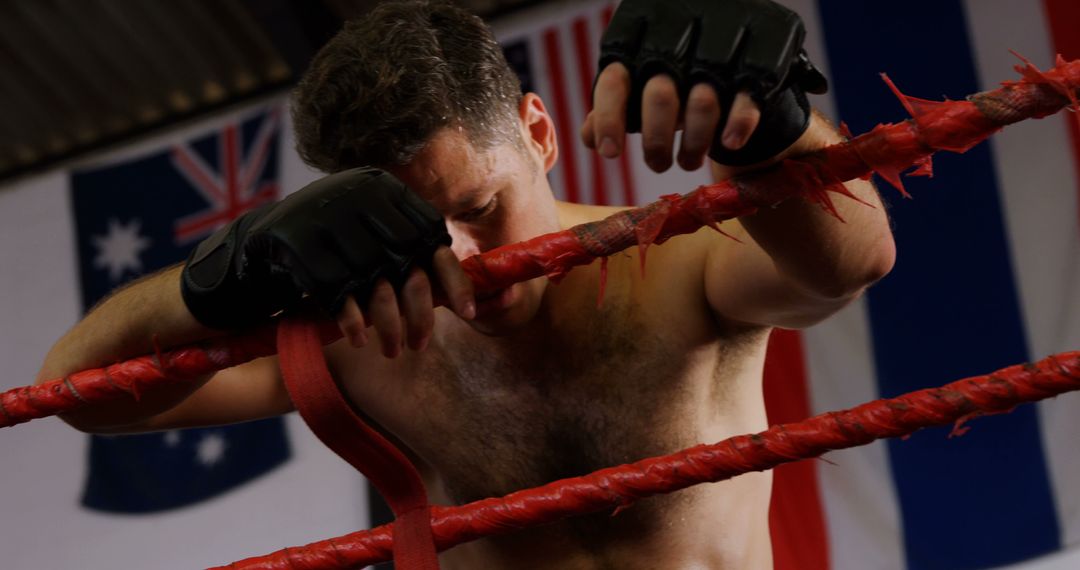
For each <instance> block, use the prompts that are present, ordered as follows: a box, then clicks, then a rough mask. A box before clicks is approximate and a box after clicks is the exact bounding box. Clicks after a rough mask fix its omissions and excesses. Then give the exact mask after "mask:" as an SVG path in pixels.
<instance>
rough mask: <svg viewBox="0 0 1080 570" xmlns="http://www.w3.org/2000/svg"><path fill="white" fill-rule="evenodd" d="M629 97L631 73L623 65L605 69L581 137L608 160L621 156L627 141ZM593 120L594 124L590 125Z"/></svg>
mask: <svg viewBox="0 0 1080 570" xmlns="http://www.w3.org/2000/svg"><path fill="white" fill-rule="evenodd" d="M629 96H630V72H629V71H627V69H626V66H624V65H623V64H621V63H612V64H611V65H608V66H607V67H605V68H604V71H603V72H601V73H600V76H599V77H597V79H596V89H595V91H594V94H593V110H592V112H591V113H589V117H588V118H587V119H586V120H585V126H584V127H583V128H582V138H585V139H586V141H585V144H586V145H587V146H589V147H590V148H595V149H596V150H597V151H598V152H599V153H600V155H601V156H603V157H605V158H615V157H616V156H619V154H620V153H622V150H623V142H624V141H625V139H626V100H627V98H628V97H629ZM590 119H591V122H590Z"/></svg>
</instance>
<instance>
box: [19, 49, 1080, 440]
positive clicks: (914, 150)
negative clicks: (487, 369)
mask: <svg viewBox="0 0 1080 570" xmlns="http://www.w3.org/2000/svg"><path fill="white" fill-rule="evenodd" d="M1024 63H1025V65H1024V66H1017V70H1018V71H1020V72H1021V73H1022V74H1023V76H1024V77H1023V79H1021V80H1020V81H1016V82H1009V83H1005V84H1004V86H1003V87H1001V88H999V89H995V90H993V91H987V92H984V93H979V94H976V95H972V96H971V97H969V98H968V99H967V100H966V101H945V102H935V101H927V100H923V99H917V98H914V97H907V96H905V95H903V94H901V93H900V92H899V90H897V89H896V87H895V86H893V85H892V82H888V83H889V85H890V87H892V88H893V90H894V91H895V92H896V94H897V96H898V97H900V100H901V102H902V103H903V104H904V106H905V108H907V109H908V111H909V112H910V113H911V114H912V116H913V118H912V119H910V120H907V121H904V122H902V123H894V124H890V125H878V126H877V127H876V128H874V129H873V130H872V131H870V132H868V133H865V134H863V135H860V136H858V137H855V138H853V139H852V140H850V141H848V142H846V143H842V144H837V145H833V146H830V147H827V148H824V149H821V150H819V151H817V152H814V153H811V154H808V155H805V156H802V157H799V158H797V159H789V160H785V161H784V162H783V163H781V164H780V165H779V166H777V167H775V168H772V169H769V170H766V171H761V172H757V173H754V174H751V175H747V176H742V177H739V178H736V179H732V180H727V181H725V182H722V183H719V184H710V185H706V186H701V187H699V188H698V189H697V190H695V191H693V192H691V193H689V194H686V195H684V196H679V195H671V196H666V197H664V198H662V199H660V200H658V201H656V202H653V203H652V204H649V205H647V206H644V207H641V208H635V209H632V210H625V211H622V212H619V213H617V214H614V215H612V216H610V217H608V218H606V219H604V220H602V221H599V222H592V223H587V224H581V225H579V226H575V227H573V228H570V229H568V230H565V231H561V232H556V233H552V234H546V235H543V236H540V237H537V238H533V239H530V240H527V241H524V242H521V243H518V244H511V245H507V246H503V247H500V248H497V249H494V250H491V251H488V252H485V253H483V254H481V255H476V256H473V257H470V258H468V259H466V260H464V261H463V262H462V266H463V267H464V269H465V272H466V273H467V274H468V276H469V278H470V279H471V280H472V281H473V284H474V286H475V288H476V290H477V291H478V292H481V293H483V292H490V291H495V290H498V289H501V288H503V287H506V286H508V285H511V284H513V283H517V282H520V281H526V280H528V279H533V278H535V277H540V276H544V275H547V276H548V277H551V278H553V279H557V278H559V277H561V276H562V275H565V274H566V272H568V271H569V270H570V269H571V268H573V267H575V266H578V265H586V264H589V263H591V262H592V261H593V260H595V259H596V258H597V257H600V258H601V262H604V259H603V258H606V257H607V256H609V255H613V254H616V253H618V252H620V251H622V250H624V249H626V248H628V247H632V246H634V245H637V246H638V247H639V248H641V249H642V253H644V251H645V248H647V247H648V246H649V245H650V244H653V243H662V242H664V241H665V240H667V239H668V238H670V237H672V236H674V235H678V234H683V233H691V232H694V231H697V230H698V229H699V228H701V226H703V225H708V226H712V227H714V228H715V227H716V222H718V221H721V220H725V219H730V218H734V217H738V216H742V215H746V214H750V213H753V212H754V211H755V210H756V209H757V208H759V207H769V206H772V205H774V204H776V203H778V202H780V201H782V200H784V199H786V198H789V197H792V196H796V195H803V196H805V197H807V198H808V199H811V200H815V201H817V202H819V203H821V204H822V206H823V207H825V208H827V209H829V210H830V211H833V212H835V210H834V209H833V208H832V202H831V200H830V198H829V196H828V194H827V192H828V191H832V192H836V193H840V194H844V195H848V196H850V194H849V193H848V192H847V190H846V189H845V188H844V186H843V184H842V182H843V181H845V180H852V179H854V178H858V177H864V178H868V177H869V176H870V175H871V174H872V173H874V172H876V173H878V174H879V175H881V176H882V177H883V178H885V179H886V180H888V181H889V182H890V183H892V184H893V185H894V186H896V187H897V188H898V189H900V191H901V192H903V191H904V190H903V185H902V183H901V182H900V173H901V172H902V171H903V170H905V169H906V168H908V167H909V166H911V165H918V169H916V170H915V171H914V172H913V173H912V174H915V175H925V176H929V175H931V173H932V168H931V163H930V156H931V155H932V154H933V153H934V152H936V151H937V150H950V151H954V152H964V151H966V150H967V149H969V148H971V147H972V146H974V145H976V144H978V143H979V142H980V141H982V140H983V139H985V138H987V137H988V136H990V135H991V134H993V133H994V132H996V131H997V130H999V129H1001V128H1002V127H1003V126H1005V125H1009V124H1012V123H1015V122H1018V121H1021V120H1023V119H1028V118H1042V117H1045V116H1048V115H1051V114H1053V113H1056V112H1058V111H1060V110H1061V109H1063V108H1065V107H1066V106H1071V107H1073V108H1074V109H1076V108H1080V104H1078V103H1077V98H1076V90H1077V89H1078V88H1080V60H1077V61H1070V62H1066V61H1064V60H1063V59H1061V57H1060V56H1059V57H1058V61H1057V67H1055V68H1053V69H1051V70H1048V71H1046V72H1042V71H1039V70H1038V69H1036V68H1035V66H1034V65H1032V64H1031V63H1030V62H1027V61H1026V60H1025V61H1024ZM886 81H888V79H887V78H886ZM1077 119H1078V120H1080V113H1078V114H1077ZM905 195H906V192H905ZM641 258H642V263H643V264H644V260H645V256H644V255H642V256H641ZM275 326H276V325H269V326H267V327H265V328H263V329H260V330H257V331H252V332H248V333H246V334H244V335H240V336H233V337H227V338H224V339H219V340H215V341H207V342H203V343H200V344H198V345H194V346H190V347H184V348H180V349H177V350H173V351H169V352H165V353H159V354H156V355H153V356H142V357H138V358H134V359H132V360H128V361H125V362H121V363H117V364H113V365H110V366H107V367H105V368H98V369H93V370H86V371H83V372H79V373H76V374H72V375H71V376H68V377H66V378H60V379H56V380H51V381H49V382H45V383H43V384H41V385H37V386H24V387H20V388H13V389H11V390H8V391H6V392H4V393H2V394H0V427H10V426H13V425H16V424H20V423H23V422H27V421H30V420H32V419H36V418H42V417H47V416H52V415H55V414H59V413H64V412H70V411H74V410H77V409H80V408H83V407H85V406H88V405H92V404H95V403H102V402H107V401H112V400H116V399H120V398H123V397H130V396H133V397H135V398H138V396H139V394H140V393H141V392H142V391H144V390H146V389H148V388H149V387H150V386H152V385H155V384H158V383H172V382H185V381H188V380H191V379H192V378H194V377H197V376H199V375H202V374H206V373H209V372H213V371H216V370H222V369H224V368H229V367H231V366H236V365H238V364H243V363H244V362H247V361H249V360H252V359H254V358H258V357H260V356H268V355H271V354H274V353H275V345H274V340H273V339H274V338H275V333H274V327H275ZM322 330H323V333H324V334H323V340H324V341H325V342H327V343H329V342H331V341H333V340H335V339H337V338H339V336H340V333H338V332H337V331H336V329H335V327H333V326H332V323H326V324H325V325H324V326H323V329H322Z"/></svg>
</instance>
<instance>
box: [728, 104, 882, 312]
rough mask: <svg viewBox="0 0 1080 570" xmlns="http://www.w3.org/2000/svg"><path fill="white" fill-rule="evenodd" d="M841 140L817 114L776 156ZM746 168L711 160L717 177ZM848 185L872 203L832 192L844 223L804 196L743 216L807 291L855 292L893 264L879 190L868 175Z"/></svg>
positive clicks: (825, 294)
mask: <svg viewBox="0 0 1080 570" xmlns="http://www.w3.org/2000/svg"><path fill="white" fill-rule="evenodd" d="M842 141H843V138H842V137H841V135H840V134H839V133H838V132H837V131H836V130H835V129H834V128H833V127H832V126H831V125H830V124H828V121H827V120H825V119H824V118H823V117H821V116H820V115H818V114H817V113H815V114H814V115H813V119H812V121H811V125H810V128H809V129H807V131H806V133H805V134H804V135H803V136H802V137H801V138H800V139H799V140H798V141H797V142H796V143H795V144H794V145H792V146H791V148H789V149H788V150H787V151H785V152H784V153H783V154H782V155H781V156H780V157H777V159H776V160H780V159H782V158H785V157H789V156H799V155H802V154H806V153H809V152H813V151H815V150H817V149H820V148H823V147H825V146H828V145H831V144H836V143H839V142H842ZM744 171H745V169H742V170H737V169H732V168H726V167H723V166H720V165H717V164H715V163H714V164H713V174H714V175H715V176H716V177H717V178H718V179H724V178H729V177H731V176H735V175H738V174H740V173H742V172H744ZM845 186H846V187H847V189H848V191H849V192H851V193H852V194H854V195H855V196H857V197H858V198H859V199H860V200H862V201H863V202H866V203H867V204H870V205H871V206H873V207H870V206H867V205H866V204H860V203H858V202H856V201H855V200H852V199H850V198H847V197H844V196H839V195H837V194H832V195H831V196H832V198H833V203H834V204H835V206H836V210H837V213H838V214H839V215H840V217H842V218H843V220H844V221H843V222H841V221H839V220H837V219H836V217H834V216H833V215H832V214H830V213H829V212H826V211H825V210H824V209H823V208H822V207H821V206H820V205H818V204H815V203H812V202H809V201H807V200H801V199H794V200H786V201H784V202H782V203H781V204H779V205H778V206H776V207H774V208H766V209H762V210H759V211H758V212H757V213H755V214H752V215H748V216H743V217H741V218H739V221H740V223H741V224H742V225H743V227H745V228H746V230H747V232H748V233H749V234H750V236H751V237H752V238H753V239H754V241H755V242H757V244H758V245H760V246H761V248H762V249H763V250H764V251H765V252H766V253H767V254H768V255H769V257H770V258H771V259H772V261H773V263H774V265H775V266H776V269H777V271H779V272H780V273H781V274H782V275H783V276H784V277H785V278H787V279H788V280H789V281H790V282H792V283H794V284H796V285H798V286H799V287H801V288H803V289H804V290H805V291H806V292H807V293H809V294H813V295H817V296H820V297H825V298H841V297H847V296H851V295H854V294H856V293H858V292H859V291H861V290H862V289H863V288H864V287H865V286H866V285H868V284H870V283H872V282H874V281H876V280H877V279H880V278H881V277H883V276H884V275H885V274H886V273H888V271H889V270H890V269H891V268H892V264H893V261H894V258H895V247H894V244H893V238H892V232H891V230H890V228H889V220H888V216H887V214H886V212H885V208H884V205H883V204H882V202H881V199H880V198H879V196H878V194H877V191H876V190H875V189H874V187H873V185H872V184H871V183H870V182H868V181H865V180H854V181H851V182H848V183H846V184H845Z"/></svg>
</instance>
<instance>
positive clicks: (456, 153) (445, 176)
mask: <svg viewBox="0 0 1080 570" xmlns="http://www.w3.org/2000/svg"><path fill="white" fill-rule="evenodd" d="M503 146H505V145H495V146H494V147H492V148H489V149H482V150H481V149H478V148H477V147H476V146H474V145H473V144H472V143H471V142H469V139H468V137H467V136H466V135H465V134H464V133H462V132H461V131H457V130H451V129H444V130H442V131H439V132H438V133H436V134H435V135H434V136H432V137H431V140H430V141H429V142H428V144H427V146H425V147H424V148H423V150H421V151H420V152H419V153H417V155H416V157H415V158H414V159H413V160H412V161H410V162H409V163H408V164H405V165H403V166H396V167H392V168H389V169H388V170H389V171H390V172H391V173H392V174H394V175H395V176H397V177H398V178H399V179H401V181H402V182H404V183H405V184H407V185H408V186H409V187H410V188H412V189H413V191H415V192H416V193H417V194H419V195H420V196H421V197H422V198H424V199H425V200H427V201H429V202H432V203H433V204H436V205H437V206H442V205H444V204H445V205H449V202H458V201H461V200H462V199H467V198H469V195H470V194H474V193H482V192H483V191H485V190H487V189H490V187H492V186H494V185H497V184H499V183H500V179H501V178H502V177H503V176H504V175H505V174H506V172H508V168H507V167H509V166H510V165H508V164H506V162H507V161H508V160H512V159H513V158H512V157H506V156H505V152H504V149H503V148H501V147H503Z"/></svg>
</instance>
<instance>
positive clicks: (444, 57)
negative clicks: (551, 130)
mask: <svg viewBox="0 0 1080 570" xmlns="http://www.w3.org/2000/svg"><path fill="white" fill-rule="evenodd" d="M521 97H522V94H521V84H520V83H519V81H518V78H517V76H516V75H515V74H514V72H513V70H512V69H511V68H510V66H509V64H507V62H506V58H505V57H504V56H503V53H502V49H501V48H500V47H499V45H498V43H496V42H495V38H494V37H493V36H492V34H491V31H490V30H489V29H488V27H487V25H485V24H484V22H483V21H482V20H481V19H480V18H478V17H476V16H474V15H472V14H470V13H469V12H467V11H465V10H464V9H462V8H459V7H457V6H454V5H452V4H449V3H446V2H427V1H419V2H418V1H409V2H385V3H383V4H381V5H379V6H378V7H377V8H375V9H374V10H373V11H372V12H370V13H369V14H368V15H366V16H365V17H363V18H362V19H359V20H354V21H350V22H347V23H346V24H345V27H344V28H343V29H342V30H341V31H340V32H339V33H338V34H337V35H336V36H335V37H334V38H333V39H331V40H330V42H329V43H327V44H326V45H325V46H324V47H323V48H322V49H321V50H320V51H319V53H318V54H317V55H316V56H315V58H314V59H313V60H312V63H311V66H310V67H309V68H308V70H307V71H306V72H305V74H304V76H303V77H302V78H301V80H300V83H299V84H298V85H297V87H296V89H295V91H294V92H293V100H292V105H291V107H292V116H293V124H294V128H295V130H296V147H297V151H298V152H299V153H300V156H301V158H303V160H304V162H306V163H307V164H309V165H311V166H313V167H315V168H318V169H319V170H322V171H323V172H338V171H341V170H345V169H348V168H353V167H356V166H363V165H372V166H382V167H386V166H394V165H401V164H405V163H407V162H409V161H410V160H412V158H413V157H414V156H416V153H417V152H419V151H420V150H421V149H422V148H423V147H424V145H425V144H426V143H427V141H428V139H429V138H430V137H431V136H432V135H433V134H434V133H435V132H436V131H438V130H439V129H442V128H445V127H449V126H455V125H456V126H460V127H461V128H462V129H463V130H464V132H465V133H466V134H467V135H468V136H469V138H470V141H471V142H473V144H476V145H477V146H478V147H480V148H489V147H490V146H491V145H493V144H495V143H497V142H501V141H509V142H513V141H519V140H520V134H519V131H518V128H517V120H516V119H517V107H518V103H519V102H520V100H521Z"/></svg>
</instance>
